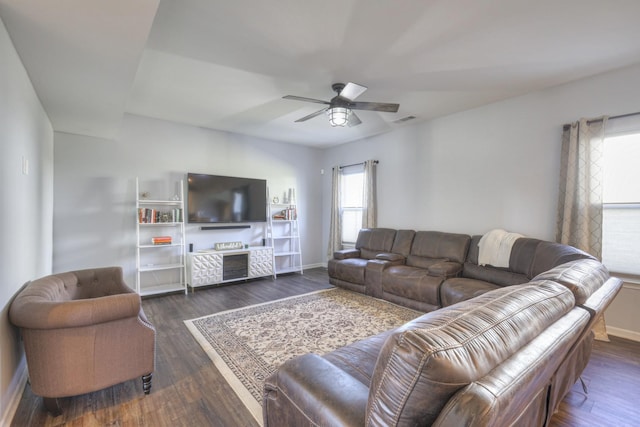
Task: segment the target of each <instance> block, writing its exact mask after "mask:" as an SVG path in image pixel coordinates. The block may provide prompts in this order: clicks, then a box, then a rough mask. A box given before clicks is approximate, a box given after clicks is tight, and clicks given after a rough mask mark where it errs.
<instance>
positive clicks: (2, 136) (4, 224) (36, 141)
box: [0, 20, 53, 425]
mask: <svg viewBox="0 0 640 427" xmlns="http://www.w3.org/2000/svg"><path fill="white" fill-rule="evenodd" d="M0 141H1V144H2V145H1V148H0V150H1V153H0V200H1V201H2V203H1V205H0V307H1V308H2V311H1V313H2V317H1V319H0V349H1V351H0V396H1V400H0V425H6V424H5V423H6V422H7V421H8V419H10V418H8V417H10V416H12V415H13V412H12V411H14V410H15V405H16V404H17V399H19V397H20V393H21V392H22V389H21V385H22V382H23V381H24V379H25V378H26V376H25V365H24V357H23V349H22V346H21V344H20V343H19V341H18V333H17V330H16V329H15V328H14V327H13V326H11V324H10V323H9V320H8V312H9V305H10V303H11V301H12V298H13V296H14V295H15V294H16V293H17V292H18V290H19V289H20V288H21V287H22V285H23V284H24V283H25V282H27V281H28V280H31V279H35V278H37V277H40V276H43V275H46V274H48V273H49V272H50V271H51V245H52V231H51V230H52V205H53V184H52V178H53V130H52V128H51V123H50V122H49V119H48V117H47V116H46V114H45V112H44V110H43V108H42V105H41V104H40V101H39V100H38V98H37V96H36V94H35V92H34V89H33V86H32V85H31V82H30V81H29V77H28V76H27V73H26V71H25V69H24V67H23V66H22V62H21V61H20V58H19V57H18V55H17V53H16V51H15V49H14V47H13V44H12V43H11V40H10V38H9V35H8V34H7V31H6V29H5V27H4V24H3V23H2V21H1V20H0ZM23 159H24V160H23ZM23 161H26V162H27V163H28V174H26V175H25V174H23Z"/></svg>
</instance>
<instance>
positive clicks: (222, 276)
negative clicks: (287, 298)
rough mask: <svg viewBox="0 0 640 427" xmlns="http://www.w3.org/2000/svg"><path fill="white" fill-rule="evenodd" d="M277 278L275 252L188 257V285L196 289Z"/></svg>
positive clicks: (262, 248) (265, 248)
mask: <svg viewBox="0 0 640 427" xmlns="http://www.w3.org/2000/svg"><path fill="white" fill-rule="evenodd" d="M272 275H273V248H271V247H269V246H256V247H250V248H243V249H230V250H222V251H216V250H206V251H198V252H191V253H189V254H188V256H187V283H188V285H189V286H191V287H192V288H196V287H198V286H207V285H216V284H219V283H226V282H234V281H238V280H246V279H252V278H256V277H264V276H272Z"/></svg>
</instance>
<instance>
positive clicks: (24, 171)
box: [22, 156, 29, 175]
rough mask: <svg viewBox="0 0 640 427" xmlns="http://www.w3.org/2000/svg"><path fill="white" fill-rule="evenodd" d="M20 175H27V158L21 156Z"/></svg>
mask: <svg viewBox="0 0 640 427" xmlns="http://www.w3.org/2000/svg"><path fill="white" fill-rule="evenodd" d="M22 175H29V159H27V158H26V157H25V156H22Z"/></svg>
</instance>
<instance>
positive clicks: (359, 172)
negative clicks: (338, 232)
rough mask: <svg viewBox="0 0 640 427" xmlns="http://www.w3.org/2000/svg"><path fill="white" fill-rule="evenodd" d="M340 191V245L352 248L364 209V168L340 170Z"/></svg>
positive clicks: (355, 167)
mask: <svg viewBox="0 0 640 427" xmlns="http://www.w3.org/2000/svg"><path fill="white" fill-rule="evenodd" d="M341 185H342V188H341V189H340V198H341V200H340V206H341V211H340V217H341V220H342V244H343V246H353V245H355V243H356V239H357V238H358V232H359V231H360V229H361V228H362V210H363V209H364V206H363V204H364V168H363V167H362V166H361V165H358V166H350V167H346V168H343V169H342V180H341Z"/></svg>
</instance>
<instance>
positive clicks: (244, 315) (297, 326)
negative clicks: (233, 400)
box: [185, 289, 422, 425]
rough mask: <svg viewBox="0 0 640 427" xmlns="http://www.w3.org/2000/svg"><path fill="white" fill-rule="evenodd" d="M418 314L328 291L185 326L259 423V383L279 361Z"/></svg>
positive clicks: (322, 349)
mask: <svg viewBox="0 0 640 427" xmlns="http://www.w3.org/2000/svg"><path fill="white" fill-rule="evenodd" d="M420 314H422V313H420V312H417V311H414V310H411V309H408V308H404V307H400V306H397V305H395V304H392V303H389V302H386V301H382V300H378V299H375V298H370V297H367V296H364V295H361V294H358V293H354V292H350V291H346V290H343V289H327V290H323V291H318V292H313V293H309V294H304V295H300V296H295V297H290V298H286V299H281V300H277V301H272V302H268V303H264V304H259V305H252V306H249V307H243V308H240V309H237V310H230V311H225V312H222V313H216V314H212V315H209V316H205V317H200V318H198V319H192V320H185V324H186V325H187V328H189V331H190V332H191V333H192V334H193V336H194V337H195V339H196V340H197V341H198V343H199V344H200V345H201V346H202V348H203V349H204V350H205V351H206V352H207V354H208V355H209V357H210V358H211V360H212V361H213V363H214V364H215V365H216V367H217V368H218V369H219V370H220V372H222V374H223V375H224V377H225V379H226V380H227V381H228V382H229V384H230V385H231V387H232V388H233V389H234V391H235V392H236V393H237V394H238V396H239V397H240V399H241V400H242V401H243V403H244V404H245V405H246V406H247V408H248V409H249V411H251V414H252V415H253V416H254V418H255V419H256V421H258V424H260V425H262V386H263V383H264V380H265V379H266V378H267V377H268V376H269V375H271V374H272V373H273V372H275V370H276V369H277V368H278V366H280V365H281V364H282V363H283V362H285V361H287V360H289V359H291V358H293V357H295V356H299V355H302V354H306V353H317V354H324V353H328V352H330V351H333V350H335V349H337V348H339V347H342V346H344V345H347V344H351V343H353V342H355V341H358V340H361V339H364V338H366V337H368V336H371V335H375V334H378V333H380V332H383V331H386V330H388V329H391V328H395V327H398V326H400V325H402V324H404V323H406V322H408V321H409V320H412V319H414V318H416V317H418V316H419V315H420Z"/></svg>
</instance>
